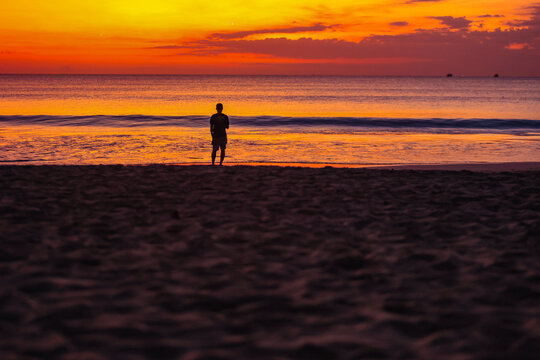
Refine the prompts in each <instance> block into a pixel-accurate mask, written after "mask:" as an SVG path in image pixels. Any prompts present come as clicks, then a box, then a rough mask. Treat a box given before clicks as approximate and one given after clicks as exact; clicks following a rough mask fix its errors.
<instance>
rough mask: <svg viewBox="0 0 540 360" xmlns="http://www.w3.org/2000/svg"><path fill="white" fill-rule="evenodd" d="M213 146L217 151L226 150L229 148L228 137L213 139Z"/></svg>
mask: <svg viewBox="0 0 540 360" xmlns="http://www.w3.org/2000/svg"><path fill="white" fill-rule="evenodd" d="M212 145H213V146H214V150H217V149H219V148H221V149H223V150H225V148H226V147H227V137H226V136H224V137H219V138H214V139H212Z"/></svg>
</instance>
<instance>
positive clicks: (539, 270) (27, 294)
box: [0, 165, 540, 360]
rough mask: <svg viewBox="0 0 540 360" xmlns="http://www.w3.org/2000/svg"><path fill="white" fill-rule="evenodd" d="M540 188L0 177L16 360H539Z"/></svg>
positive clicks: (270, 174) (64, 170)
mask: <svg viewBox="0 0 540 360" xmlns="http://www.w3.org/2000/svg"><path fill="white" fill-rule="evenodd" d="M539 179H540V172H538V171H529V172H492V173H480V172H470V171H413V170H400V171H390V170H372V169H346V168H344V169H336V168H294V167H257V166H254V167H249V166H231V167H223V168H218V167H210V166H163V165H152V166H1V167H0V240H1V248H2V251H0V274H1V283H0V329H1V333H0V358H2V359H31V358H54V359H144V358H147V359H176V358H178V359H186V360H187V359H288V358H296V359H537V356H538V354H539V353H540V261H539V254H540V247H539V236H538V234H540V221H539V219H540V216H539V215H540V191H539Z"/></svg>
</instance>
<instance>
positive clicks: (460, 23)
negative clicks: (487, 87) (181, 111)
mask: <svg viewBox="0 0 540 360" xmlns="http://www.w3.org/2000/svg"><path fill="white" fill-rule="evenodd" d="M534 10H535V12H534V13H533V14H531V15H530V16H531V17H530V18H529V19H525V20H522V21H521V24H522V25H523V26H522V27H519V28H518V27H516V28H511V29H507V30H501V29H496V30H471V29H470V27H469V25H470V24H471V21H470V20H468V19H466V18H465V17H461V18H460V17H451V16H446V17H435V19H437V20H439V21H441V22H442V23H443V24H445V25H447V26H446V27H444V28H436V29H430V30H427V29H418V30H416V31H414V32H411V33H404V34H390V35H371V36H368V37H365V38H364V39H363V40H361V41H358V42H355V41H347V40H342V39H313V38H311V37H302V38H299V39H287V38H285V37H280V38H266V39H251V40H250V39H244V38H233V39H220V38H211V37H210V38H206V39H201V40H196V41H192V42H187V43H184V44H181V45H175V46H174V47H170V48H171V49H180V50H181V51H180V52H181V53H179V54H178V56H183V55H186V54H189V55H192V56H213V57H215V59H216V61H218V62H219V59H220V56H221V55H227V54H249V56H245V57H244V58H245V59H246V64H248V63H250V62H249V60H248V59H250V57H251V58H252V59H259V60H258V61H259V62H258V64H259V65H258V66H261V69H263V67H262V66H264V65H263V63H264V62H265V61H266V63H267V64H273V65H268V66H273V67H272V69H274V70H275V69H278V67H279V66H280V65H278V64H285V63H287V64H289V65H287V66H289V67H288V68H287V67H285V65H283V66H284V67H283V69H285V68H287V69H289V70H290V69H293V68H294V69H295V71H299V72H300V73H302V72H303V71H308V69H309V71H312V73H316V69H318V68H317V66H319V65H315V64H326V65H324V66H323V65H320V66H321V67H320V69H325V71H327V72H326V73H345V72H347V73H366V74H370V73H371V74H373V73H379V74H382V73H386V74H437V73H447V72H453V73H460V74H486V73H487V74H489V73H495V72H497V73H504V74H507V75H510V74H514V75H516V76H517V75H519V76H523V75H525V76H527V75H535V76H540V68H538V65H537V62H538V61H537V59H538V58H540V35H539V33H540V7H539V8H535V9H534ZM455 29H461V30H462V31H454V30H455ZM165 46H169V45H165ZM223 58H224V59H225V58H226V56H224V57H223ZM261 59H263V60H261ZM394 60H395V61H394ZM292 64H306V67H305V68H302V66H300V65H298V66H296V65H294V66H293V65H292ZM309 64H310V65H309ZM346 64H348V65H346ZM354 64H358V67H354ZM368 64H371V65H368ZM246 66H247V65H246ZM328 69H331V70H328ZM261 71H262V70H261ZM276 71H277V70H276ZM290 71H292V70H290ZM321 71H323V70H321ZM361 71H362V72H361Z"/></svg>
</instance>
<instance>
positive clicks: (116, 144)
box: [0, 75, 540, 165]
mask: <svg viewBox="0 0 540 360" xmlns="http://www.w3.org/2000/svg"><path fill="white" fill-rule="evenodd" d="M217 102H221V103H223V104H224V107H225V109H224V112H225V113H226V114H228V115H229V117H230V122H231V128H230V129H229V143H228V149H227V150H228V151H227V162H229V163H276V164H279V163H305V164H346V165H378V164H385V165H386V164H448V163H482V162H511V161H540V79H539V78H505V77H504V76H503V77H499V78H468V77H467V78H461V77H452V78H446V77H344V76H184V75H174V76H148V75H131V76H126V75H0V161H1V162H2V163H4V164H10V163H36V164H149V163H207V162H208V159H209V152H210V151H211V145H210V141H211V139H210V132H209V117H210V115H211V114H212V113H214V112H215V104H216V103H217Z"/></svg>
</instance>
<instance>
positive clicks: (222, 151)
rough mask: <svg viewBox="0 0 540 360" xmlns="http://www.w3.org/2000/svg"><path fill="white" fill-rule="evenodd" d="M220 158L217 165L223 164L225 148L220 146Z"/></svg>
mask: <svg viewBox="0 0 540 360" xmlns="http://www.w3.org/2000/svg"><path fill="white" fill-rule="evenodd" d="M220 155H221V156H220V159H219V165H223V159H225V148H224V147H222V148H221V153H220Z"/></svg>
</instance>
